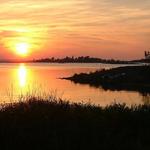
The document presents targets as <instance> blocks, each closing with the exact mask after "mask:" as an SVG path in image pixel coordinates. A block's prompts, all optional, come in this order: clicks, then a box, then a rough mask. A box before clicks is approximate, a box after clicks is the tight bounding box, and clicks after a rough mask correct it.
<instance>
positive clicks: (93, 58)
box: [33, 56, 133, 64]
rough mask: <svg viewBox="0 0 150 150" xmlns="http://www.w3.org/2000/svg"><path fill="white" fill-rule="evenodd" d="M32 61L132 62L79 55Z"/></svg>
mask: <svg viewBox="0 0 150 150" xmlns="http://www.w3.org/2000/svg"><path fill="white" fill-rule="evenodd" d="M33 61H34V62H46V63H47V62H50V63H109V64H127V63H133V62H132V61H123V60H115V59H101V58H95V57H90V56H80V57H74V56H72V57H69V56H66V57H64V58H55V57H51V58H42V59H38V60H33Z"/></svg>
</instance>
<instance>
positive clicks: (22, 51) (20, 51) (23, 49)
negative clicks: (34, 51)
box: [16, 43, 29, 56]
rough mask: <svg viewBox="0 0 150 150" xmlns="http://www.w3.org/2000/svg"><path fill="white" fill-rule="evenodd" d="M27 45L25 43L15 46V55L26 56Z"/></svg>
mask: <svg viewBox="0 0 150 150" xmlns="http://www.w3.org/2000/svg"><path fill="white" fill-rule="evenodd" d="M28 49H29V45H28V44H27V43H18V44H16V51H17V54H19V55H21V56H26V55H27V54H28Z"/></svg>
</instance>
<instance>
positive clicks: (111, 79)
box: [62, 65, 150, 93]
mask: <svg viewBox="0 0 150 150" xmlns="http://www.w3.org/2000/svg"><path fill="white" fill-rule="evenodd" d="M149 77H150V66H149V65H141V66H125V67H118V68H112V69H108V70H106V69H102V70H99V71H96V72H91V73H80V74H75V75H73V76H72V77H66V78H62V79H66V80H71V81H73V82H74V83H81V84H89V85H91V86H95V87H102V88H103V89H105V90H107V89H110V90H131V91H139V92H142V93H144V92H150V79H149Z"/></svg>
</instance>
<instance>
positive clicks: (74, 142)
mask: <svg viewBox="0 0 150 150" xmlns="http://www.w3.org/2000/svg"><path fill="white" fill-rule="evenodd" d="M22 98H23V101H22ZM149 134H150V106H149V105H139V106H132V107H130V108H129V107H127V106H126V105H125V104H122V105H121V104H113V105H110V106H106V107H100V106H94V105H90V104H89V103H88V104H83V103H69V102H68V101H63V100H62V99H60V98H57V97H55V96H54V95H50V96H46V97H43V98H42V97H34V96H33V95H28V96H25V97H21V101H20V102H18V103H10V104H7V105H6V104H3V105H1V109H0V147H1V149H39V150H43V149H52V150H78V149H79V150H80V149H85V150H88V149H89V150H91V149H94V150H95V149H98V150H99V149H103V150H106V149H118V150H127V149H132V150H133V149H136V150H137V149H140V150H141V149H142V150H147V149H150V144H149Z"/></svg>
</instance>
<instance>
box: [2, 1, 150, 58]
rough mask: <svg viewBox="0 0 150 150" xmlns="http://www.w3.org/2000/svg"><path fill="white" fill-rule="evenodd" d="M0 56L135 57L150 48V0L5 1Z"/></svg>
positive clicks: (138, 56)
mask: <svg viewBox="0 0 150 150" xmlns="http://www.w3.org/2000/svg"><path fill="white" fill-rule="evenodd" d="M0 4H1V8H0V59H4V58H7V59H12V58H20V57H21V56H19V55H17V53H16V45H18V44H20V43H25V44H27V45H28V47H29V48H28V51H29V53H28V56H26V57H27V58H37V57H38V58H40V57H48V56H50V57H51V56H55V57H63V56H66V55H68V56H72V55H73V56H80V55H90V56H96V57H102V58H117V59H135V58H141V57H143V54H144V53H143V52H144V51H145V50H147V49H149V48H150V44H149V43H150V0H144V1H142V0H36V1H35V0H0Z"/></svg>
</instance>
